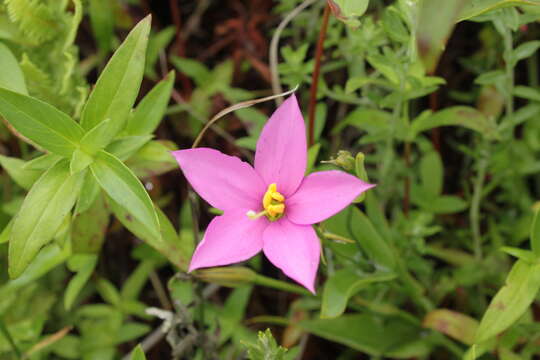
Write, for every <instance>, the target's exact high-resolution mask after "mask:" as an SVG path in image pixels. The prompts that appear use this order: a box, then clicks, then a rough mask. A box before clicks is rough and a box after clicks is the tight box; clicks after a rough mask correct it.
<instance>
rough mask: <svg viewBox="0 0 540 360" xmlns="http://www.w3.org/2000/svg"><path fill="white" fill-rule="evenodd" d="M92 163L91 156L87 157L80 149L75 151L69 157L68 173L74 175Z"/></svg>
mask: <svg viewBox="0 0 540 360" xmlns="http://www.w3.org/2000/svg"><path fill="white" fill-rule="evenodd" d="M93 161H94V159H93V158H92V156H90V155H88V154H87V153H86V152H84V151H83V150H81V149H80V148H78V149H76V150H75V151H74V152H73V155H72V156H71V160H70V162H69V171H70V172H71V174H76V173H78V172H80V171H83V170H84V169H86V168H87V167H88V166H90V164H91V163H92V162H93Z"/></svg>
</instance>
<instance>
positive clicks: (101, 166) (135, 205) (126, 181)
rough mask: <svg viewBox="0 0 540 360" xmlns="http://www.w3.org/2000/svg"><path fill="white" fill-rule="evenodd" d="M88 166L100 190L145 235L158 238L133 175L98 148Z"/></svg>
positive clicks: (151, 209)
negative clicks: (131, 216) (127, 214)
mask: <svg viewBox="0 0 540 360" xmlns="http://www.w3.org/2000/svg"><path fill="white" fill-rule="evenodd" d="M90 169H91V171H92V174H94V177H95V178H96V180H97V182H98V183H99V185H100V186H101V188H102V189H103V190H105V192H106V193H107V194H108V195H109V196H110V197H111V198H112V199H113V200H114V201H116V202H117V203H118V204H119V205H120V206H121V207H123V208H124V209H126V210H127V211H128V212H129V213H130V214H131V215H133V217H134V218H135V219H137V220H138V221H140V222H141V223H142V224H144V226H145V228H146V229H147V231H148V232H149V234H150V235H151V236H153V237H155V238H156V239H161V235H160V231H159V221H158V217H157V214H156V211H155V209H154V205H153V204H152V200H151V199H150V196H149V195H148V193H147V192H146V190H145V189H144V186H143V185H142V184H141V182H140V181H139V180H138V179H137V177H136V176H135V175H134V174H133V173H132V172H131V170H129V168H128V167H127V166H126V165H124V164H123V163H122V162H121V161H120V160H118V158H116V157H114V156H113V155H111V154H109V153H107V152H105V151H100V152H98V153H97V155H96V158H95V161H94V162H93V163H92V164H91V165H90Z"/></svg>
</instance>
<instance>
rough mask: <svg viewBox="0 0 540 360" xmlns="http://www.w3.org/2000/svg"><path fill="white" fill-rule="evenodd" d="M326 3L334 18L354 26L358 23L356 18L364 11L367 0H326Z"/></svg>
mask: <svg viewBox="0 0 540 360" xmlns="http://www.w3.org/2000/svg"><path fill="white" fill-rule="evenodd" d="M327 3H328V6H330V9H331V10H332V13H333V14H334V16H335V17H336V18H338V19H339V20H341V21H343V22H344V23H346V24H347V25H349V26H353V27H356V26H358V25H359V24H360V22H359V21H358V20H357V18H359V17H360V16H362V15H363V14H364V13H365V12H366V10H367V8H368V5H369V0H327Z"/></svg>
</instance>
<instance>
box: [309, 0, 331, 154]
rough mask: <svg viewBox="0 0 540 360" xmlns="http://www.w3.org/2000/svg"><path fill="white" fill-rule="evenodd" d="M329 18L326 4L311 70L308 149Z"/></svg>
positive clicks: (312, 139) (311, 140) (312, 134)
mask: <svg viewBox="0 0 540 360" xmlns="http://www.w3.org/2000/svg"><path fill="white" fill-rule="evenodd" d="M329 18H330V6H328V4H327V5H326V6H325V8H324V13H323V22H322V26H321V32H320V33H319V40H318V41H317V49H316V50H315V68H314V69H313V77H312V81H311V89H310V94H309V108H308V112H309V113H308V114H309V116H308V118H309V130H308V133H309V137H308V147H311V146H312V145H313V144H314V142H315V106H316V103H317V89H318V87H319V75H320V73H321V58H322V54H323V50H324V39H325V38H326V30H327V29H328V20H329Z"/></svg>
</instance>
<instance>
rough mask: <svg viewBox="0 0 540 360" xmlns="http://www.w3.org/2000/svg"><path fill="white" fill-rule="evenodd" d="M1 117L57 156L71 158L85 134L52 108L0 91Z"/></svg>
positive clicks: (76, 125) (33, 100)
mask: <svg viewBox="0 0 540 360" xmlns="http://www.w3.org/2000/svg"><path fill="white" fill-rule="evenodd" d="M0 114H1V115H2V116H3V117H4V118H6V120H7V121H8V122H9V123H10V124H11V125H12V126H13V128H15V130H16V131H17V132H18V133H20V134H21V135H22V136H24V137H26V138H28V139H29V140H30V141H32V142H34V143H36V144H37V145H39V146H41V147H43V148H44V149H46V150H49V151H51V152H53V153H56V154H58V155H62V156H66V157H70V156H71V154H72V153H73V151H74V150H75V148H76V147H77V145H78V143H79V141H80V140H81V138H82V137H83V134H84V131H83V129H82V128H81V127H80V126H79V124H77V123H76V122H75V121H74V120H73V119H71V118H70V117H69V116H68V115H66V114H64V113H63V112H61V111H60V110H57V109H56V108H54V107H53V106H51V105H49V104H47V103H45V102H43V101H40V100H38V99H35V98H32V97H30V96H26V95H22V94H18V93H15V92H13V91H9V90H6V89H2V88H0Z"/></svg>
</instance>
